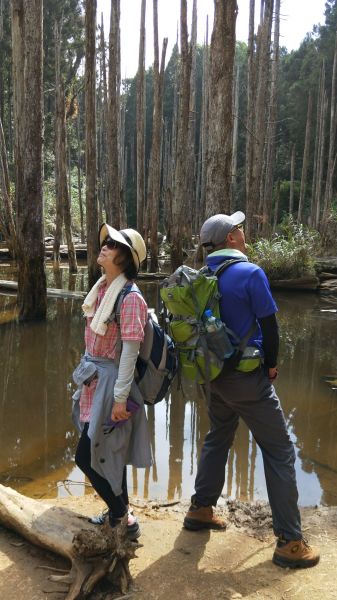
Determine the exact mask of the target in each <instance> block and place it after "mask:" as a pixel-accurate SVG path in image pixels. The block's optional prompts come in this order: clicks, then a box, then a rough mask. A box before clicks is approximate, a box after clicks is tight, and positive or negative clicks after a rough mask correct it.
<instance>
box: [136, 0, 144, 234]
mask: <svg viewBox="0 0 337 600" xmlns="http://www.w3.org/2000/svg"><path fill="white" fill-rule="evenodd" d="M145 15H146V0H142V6H141V20H140V33H139V56H138V71H137V141H136V146H137V149H136V152H137V176H136V177H137V229H138V231H139V232H140V233H141V234H142V235H143V234H144V222H143V216H144V204H145V37H146V30H145Z"/></svg>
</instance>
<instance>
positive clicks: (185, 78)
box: [171, 0, 191, 269]
mask: <svg viewBox="0 0 337 600" xmlns="http://www.w3.org/2000/svg"><path fill="white" fill-rule="evenodd" d="M180 44H181V60H180V82H179V111H178V131H177V153H176V165H175V182H174V194H173V203H172V221H173V222H172V230H171V236H172V239H171V262H172V266H173V268H174V269H175V268H176V267H178V266H179V265H181V263H182V262H183V232H184V224H183V223H182V214H183V206H184V203H185V201H186V195H187V155H186V148H187V143H188V115H189V108H190V79H191V50H190V47H189V44H188V31H187V0H181V1H180Z"/></svg>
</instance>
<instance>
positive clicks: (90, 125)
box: [85, 0, 100, 287]
mask: <svg viewBox="0 0 337 600" xmlns="http://www.w3.org/2000/svg"><path fill="white" fill-rule="evenodd" d="M85 171H86V221H87V256H88V258H87V261H88V285H89V287H92V286H93V285H94V283H95V282H96V281H97V279H98V277H99V276H100V269H99V268H98V265H97V254H98V209H97V177H96V0H86V2H85Z"/></svg>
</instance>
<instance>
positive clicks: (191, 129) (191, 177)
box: [185, 0, 198, 240]
mask: <svg viewBox="0 0 337 600" xmlns="http://www.w3.org/2000/svg"><path fill="white" fill-rule="evenodd" d="M197 25H198V14H197V0H193V11H192V31H191V61H192V63H191V82H190V111H189V112H190V114H189V119H188V147H187V160H188V166H187V197H186V204H185V206H186V209H185V215H186V218H185V223H186V227H185V232H186V237H187V239H190V240H192V231H193V233H195V228H194V227H193V230H192V226H193V225H194V226H195V219H193V220H192V219H191V215H195V214H196V209H197V207H196V157H195V134H196V120H197V113H196V76H197V73H196V66H197Z"/></svg>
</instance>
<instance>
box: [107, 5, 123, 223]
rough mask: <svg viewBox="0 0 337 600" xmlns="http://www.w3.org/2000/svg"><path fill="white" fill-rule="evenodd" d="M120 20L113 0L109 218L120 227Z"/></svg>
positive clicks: (109, 110) (117, 6)
mask: <svg viewBox="0 0 337 600" xmlns="http://www.w3.org/2000/svg"><path fill="white" fill-rule="evenodd" d="M119 20H120V0H111V13H110V35H109V95H108V120H109V126H108V136H107V138H108V159H109V180H110V181H109V190H110V193H109V198H108V202H107V220H108V222H109V223H110V224H111V225H113V226H114V227H116V229H119V228H120V203H121V199H120V173H119V145H118V139H119V136H118V122H119V87H118V86H119V69H120V64H119V35H120V34H119Z"/></svg>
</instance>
